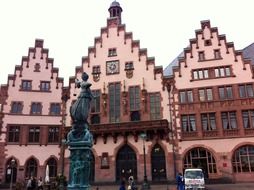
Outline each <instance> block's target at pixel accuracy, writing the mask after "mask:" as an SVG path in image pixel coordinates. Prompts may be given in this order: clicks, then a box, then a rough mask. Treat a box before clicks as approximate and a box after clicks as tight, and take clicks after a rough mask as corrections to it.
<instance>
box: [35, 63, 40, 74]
mask: <svg viewBox="0 0 254 190" xmlns="http://www.w3.org/2000/svg"><path fill="white" fill-rule="evenodd" d="M40 70H41V66H40V63H36V64H35V65H34V72H40Z"/></svg>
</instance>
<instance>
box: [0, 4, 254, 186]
mask: <svg viewBox="0 0 254 190" xmlns="http://www.w3.org/2000/svg"><path fill="white" fill-rule="evenodd" d="M108 11H109V18H108V19H107V25H106V27H103V28H101V34H100V36H99V37H96V38H95V39H94V45H93V46H92V47H89V48H88V54H87V55H85V56H84V57H83V58H82V63H81V65H80V66H77V67H76V68H75V73H74V76H73V77H70V78H69V85H68V86H66V87H64V86H63V79H62V78H60V77H59V76H58V69H57V68H54V66H53V59H51V58H48V49H45V48H44V47H43V40H36V41H35V46H34V47H33V48H30V49H29V51H28V56H26V57H23V58H22V62H21V65H19V66H16V67H15V72H14V74H13V75H9V77H8V81H7V84H6V85H2V86H1V90H0V94H1V96H0V105H1V106H0V124H1V134H0V179H1V181H2V182H3V183H8V182H10V172H11V171H13V174H14V178H13V179H14V181H17V180H21V181H22V180H24V179H26V178H28V177H30V176H36V177H40V176H41V177H43V178H44V177H45V172H46V168H47V166H49V175H50V177H51V179H54V177H56V175H57V174H58V173H62V172H64V174H65V175H66V176H67V177H68V172H69V160H68V157H69V151H68V148H67V147H66V146H65V145H64V144H63V143H62V140H63V139H65V138H66V135H67V133H68V131H69V130H70V128H71V124H72V121H71V117H70V114H69V112H68V110H69V109H70V106H71V105H72V104H73V103H74V102H75V100H76V99H77V96H78V94H79V90H80V89H79V88H78V87H77V86H75V80H76V79H78V80H81V75H82V73H83V72H86V73H88V75H89V82H91V83H92V86H91V90H92V93H93V95H94V99H93V101H92V104H91V111H90V117H89V122H90V130H91V131H92V134H93V136H94V146H93V147H92V155H93V156H92V157H93V159H92V163H91V164H92V170H91V175H90V180H91V181H92V182H95V183H96V182H100V183H101V182H116V181H119V180H121V179H127V178H128V177H129V176H133V177H134V178H135V179H136V180H137V181H139V182H141V181H143V180H144V176H145V174H147V178H148V180H149V181H153V182H155V181H168V180H169V181H174V179H175V175H176V172H177V171H183V170H184V169H185V168H189V167H200V168H202V169H203V170H204V172H205V175H206V177H207V178H209V179H229V180H235V181H244V180H247V181H253V179H254V178H253V177H254V110H253V107H254V93H253V88H254V79H253V78H254V74H253V66H252V64H251V61H250V60H247V59H244V57H243V56H242V53H241V52H240V51H236V50H235V49H234V45H233V43H228V42H227V41H226V37H225V36H224V35H219V34H218V29H217V28H213V27H211V26H210V22H209V21H202V22H201V29H200V30H197V31H196V38H195V39H191V40H190V45H189V47H188V48H185V49H184V52H183V53H182V54H181V57H180V58H179V59H176V62H175V63H174V64H171V65H170V66H169V67H168V68H167V69H166V70H164V72H163V68H162V67H160V66H156V65H155V59H154V58H153V57H149V56H148V55H147V50H146V49H142V48H140V43H139V41H138V40H134V39H133V38H132V33H131V32H126V30H125V25H124V24H122V19H121V14H122V8H121V6H120V4H119V3H118V2H116V1H114V2H113V3H112V4H111V5H110V7H109V9H108ZM172 65H175V67H174V68H173V69H172V72H169V70H168V69H170V67H171V66H172ZM222 144H223V145H224V146H221V145H222ZM13 163H14V164H13Z"/></svg>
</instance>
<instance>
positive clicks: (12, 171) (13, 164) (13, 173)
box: [5, 158, 17, 183]
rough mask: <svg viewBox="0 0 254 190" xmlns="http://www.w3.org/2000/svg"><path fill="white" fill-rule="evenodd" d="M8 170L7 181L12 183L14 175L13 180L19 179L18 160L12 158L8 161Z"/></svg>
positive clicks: (6, 173)
mask: <svg viewBox="0 0 254 190" xmlns="http://www.w3.org/2000/svg"><path fill="white" fill-rule="evenodd" d="M5 168H6V171H5V182H6V183H10V182H11V177H12V182H14V183H15V182H16V179H17V161H16V160H15V159H13V158H10V159H9V160H8V161H7V162H6V166H5Z"/></svg>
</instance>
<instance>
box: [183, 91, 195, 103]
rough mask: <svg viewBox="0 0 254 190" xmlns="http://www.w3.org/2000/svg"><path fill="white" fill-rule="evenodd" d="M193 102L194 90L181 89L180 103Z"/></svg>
mask: <svg viewBox="0 0 254 190" xmlns="http://www.w3.org/2000/svg"><path fill="white" fill-rule="evenodd" d="M191 102H193V93H192V90H185V91H180V103H191Z"/></svg>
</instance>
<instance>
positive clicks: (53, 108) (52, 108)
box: [50, 103, 61, 115]
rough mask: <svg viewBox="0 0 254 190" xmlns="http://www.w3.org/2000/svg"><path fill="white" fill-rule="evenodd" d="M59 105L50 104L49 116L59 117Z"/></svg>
mask: <svg viewBox="0 0 254 190" xmlns="http://www.w3.org/2000/svg"><path fill="white" fill-rule="evenodd" d="M60 112H61V105H60V103H51V104H50V115H60Z"/></svg>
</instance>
